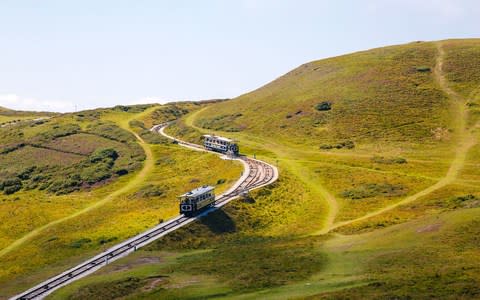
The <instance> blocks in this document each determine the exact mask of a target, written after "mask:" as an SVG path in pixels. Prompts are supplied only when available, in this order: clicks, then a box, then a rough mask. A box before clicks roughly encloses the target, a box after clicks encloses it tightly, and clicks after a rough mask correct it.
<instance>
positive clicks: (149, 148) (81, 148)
mask: <svg viewBox="0 0 480 300" xmlns="http://www.w3.org/2000/svg"><path fill="white" fill-rule="evenodd" d="M159 109H167V110H168V107H167V108H165V107H161V106H133V107H123V106H120V107H115V108H112V109H99V110H92V111H85V112H79V113H74V114H64V115H56V116H54V117H52V118H49V119H44V120H40V121H35V122H33V123H31V122H28V123H26V122H20V123H17V124H15V125H12V126H7V127H3V128H1V129H0V136H1V138H0V141H1V142H0V149H2V150H1V151H0V166H1V168H0V170H1V171H0V207H1V208H0V218H1V219H2V220H8V222H2V224H1V225H0V291H1V292H0V298H5V297H7V296H11V295H13V294H14V293H18V292H20V291H22V290H25V289H27V288H29V287H31V286H33V285H34V284H36V283H38V282H39V281H41V280H44V279H47V278H48V277H49V276H52V275H54V274H57V273H60V272H61V271H63V270H65V269H67V268H68V267H70V266H72V265H73V264H75V263H78V262H80V261H81V260H83V259H85V258H87V257H90V256H92V255H94V254H95V253H98V252H99V251H101V250H102V249H105V248H107V247H110V246H112V245H113V244H114V243H117V242H120V241H122V240H124V239H126V238H128V237H130V236H132V235H134V234H137V233H139V232H141V231H143V230H145V229H147V228H150V227H152V226H154V225H156V224H158V223H159V222H161V221H162V220H166V219H168V218H171V217H173V216H176V215H177V214H178V202H177V198H176V197H177V195H179V194H182V193H184V192H185V191H186V190H188V189H192V188H194V187H197V186H199V185H202V184H211V185H216V186H217V190H218V192H221V191H223V190H225V189H226V188H228V187H229V186H230V185H231V184H233V182H234V181H235V180H236V179H237V178H238V177H240V172H241V170H242V167H241V165H240V164H238V163H235V162H231V161H224V160H221V159H219V158H218V157H217V156H216V155H212V154H206V153H197V152H192V151H187V150H183V149H182V148H181V147H179V146H177V145H173V144H171V143H169V142H167V141H164V140H161V141H160V142H157V140H152V141H150V140H148V139H147V138H145V139H143V138H142V136H144V135H143V134H142V135H139V134H138V133H137V132H138V130H137V129H138V127H136V125H137V123H136V122H135V121H137V122H141V121H138V120H143V119H144V118H145V117H146V116H150V115H151V114H152V113H154V112H155V111H157V110H159ZM150 138H151V139H154V137H151V136H150ZM120 220H121V221H120Z"/></svg>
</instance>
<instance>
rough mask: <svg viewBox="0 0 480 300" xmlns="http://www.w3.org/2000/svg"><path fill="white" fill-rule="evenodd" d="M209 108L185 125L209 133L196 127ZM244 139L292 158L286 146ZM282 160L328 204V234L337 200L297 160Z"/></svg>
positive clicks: (324, 226)
mask: <svg viewBox="0 0 480 300" xmlns="http://www.w3.org/2000/svg"><path fill="white" fill-rule="evenodd" d="M207 108H208V107H204V108H202V109H199V110H197V111H196V112H194V113H192V114H190V115H188V116H187V117H186V118H185V119H184V122H185V125H187V126H188V127H191V128H194V129H196V130H198V131H199V132H202V133H209V132H207V130H205V129H204V128H201V127H198V126H196V125H195V119H196V118H197V116H198V115H199V114H200V113H201V112H202V111H204V110H205V109H207ZM214 132H215V131H214ZM237 135H239V136H243V135H242V134H237ZM243 137H244V138H245V140H247V141H249V142H250V144H254V145H255V146H257V147H259V148H263V149H266V150H268V151H271V152H272V153H273V154H274V155H276V156H277V157H279V158H289V157H290V152H289V151H288V149H284V146H282V145H279V144H278V143H276V142H274V141H270V140H269V139H264V138H255V137H252V136H251V135H249V136H243ZM255 140H257V141H258V142H255ZM280 160H281V161H282V163H283V164H284V165H285V166H286V167H287V168H288V169H289V171H290V172H291V173H292V174H293V175H295V176H296V177H297V178H298V179H299V180H300V181H302V182H303V183H305V184H306V185H307V186H308V187H309V188H310V190H311V191H313V192H314V194H315V195H318V196H320V197H321V198H322V199H324V200H325V201H326V204H327V206H328V211H327V214H326V215H325V218H324V219H323V220H322V221H323V224H322V229H321V230H320V232H324V233H327V232H328V229H329V228H330V227H331V226H332V224H333V222H334V221H335V218H336V216H337V214H338V210H339V206H338V202H337V199H336V198H335V196H334V195H333V194H332V193H330V192H329V191H328V190H327V189H326V188H325V187H324V186H323V185H321V184H319V182H318V180H316V179H315V178H313V177H311V176H310V172H305V170H304V169H303V168H302V166H301V164H299V163H298V162H296V161H295V160H289V159H280Z"/></svg>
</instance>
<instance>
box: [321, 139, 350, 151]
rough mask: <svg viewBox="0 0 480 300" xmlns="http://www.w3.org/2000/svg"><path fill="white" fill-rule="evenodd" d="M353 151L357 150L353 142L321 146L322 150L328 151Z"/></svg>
mask: <svg viewBox="0 0 480 300" xmlns="http://www.w3.org/2000/svg"><path fill="white" fill-rule="evenodd" d="M333 148H335V149H344V148H345V149H353V148H355V143H354V142H353V141H350V140H347V141H343V142H339V143H337V144H323V145H320V149H323V150H328V149H333Z"/></svg>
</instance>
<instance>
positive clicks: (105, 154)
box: [90, 148, 118, 163]
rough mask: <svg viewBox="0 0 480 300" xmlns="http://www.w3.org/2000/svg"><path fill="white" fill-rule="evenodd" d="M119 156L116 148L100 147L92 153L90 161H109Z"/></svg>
mask: <svg viewBox="0 0 480 300" xmlns="http://www.w3.org/2000/svg"><path fill="white" fill-rule="evenodd" d="M117 158H118V153H117V151H115V149H111V148H108V149H100V150H97V151H95V152H93V153H92V154H91V155H90V162H92V163H97V162H100V161H103V162H108V161H115V160H116V159H117Z"/></svg>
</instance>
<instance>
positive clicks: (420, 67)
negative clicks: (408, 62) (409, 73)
mask: <svg viewBox="0 0 480 300" xmlns="http://www.w3.org/2000/svg"><path fill="white" fill-rule="evenodd" d="M415 70H417V71H418V72H430V71H431V68H430V67H427V66H419V67H416V68H415Z"/></svg>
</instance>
